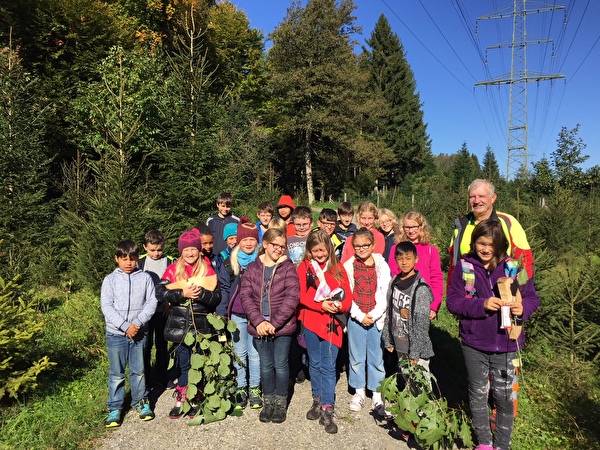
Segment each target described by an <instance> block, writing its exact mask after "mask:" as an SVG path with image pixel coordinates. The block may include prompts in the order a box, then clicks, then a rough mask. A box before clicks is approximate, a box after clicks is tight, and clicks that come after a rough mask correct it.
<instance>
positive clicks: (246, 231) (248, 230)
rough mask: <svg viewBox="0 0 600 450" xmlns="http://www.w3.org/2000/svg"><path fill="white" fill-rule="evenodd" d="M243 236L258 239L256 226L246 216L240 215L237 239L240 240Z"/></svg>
mask: <svg viewBox="0 0 600 450" xmlns="http://www.w3.org/2000/svg"><path fill="white" fill-rule="evenodd" d="M244 238H254V239H256V240H257V241H258V228H256V225H254V224H253V223H252V222H250V219H249V218H248V216H242V217H241V218H240V223H238V227H237V241H238V242H241V241H242V239H244Z"/></svg>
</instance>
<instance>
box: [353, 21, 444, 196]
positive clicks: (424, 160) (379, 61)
mask: <svg viewBox="0 0 600 450" xmlns="http://www.w3.org/2000/svg"><path fill="white" fill-rule="evenodd" d="M366 42H367V44H368V45H369V48H370V49H369V50H366V49H365V50H364V54H363V65H364V66H365V68H366V70H367V71H368V73H369V74H370V80H369V85H370V90H371V91H372V92H373V94H374V95H381V96H382V97H383V99H384V100H385V105H386V109H387V114H385V115H384V116H383V117H382V118H381V119H379V120H378V126H379V127H380V131H379V135H380V136H381V138H382V140H383V141H384V142H385V143H386V145H387V146H388V147H390V148H391V149H392V150H393V152H394V158H393V159H392V161H391V162H390V164H388V165H387V166H386V168H385V175H384V180H385V181H384V183H385V182H389V183H391V184H392V185H396V184H397V183H398V182H400V181H402V180H403V179H404V178H405V177H406V176H407V175H408V174H411V173H416V172H418V171H420V170H422V169H424V168H426V167H428V166H430V165H432V162H433V160H432V155H431V140H430V139H429V136H428V134H427V126H426V124H425V122H424V120H423V109H422V104H421V101H420V98H419V93H418V92H416V90H417V83H416V80H415V77H414V74H413V72H412V69H411V68H410V65H409V63H408V61H407V60H406V57H405V55H404V46H403V45H402V43H401V42H400V38H399V37H398V35H397V34H396V33H393V32H392V29H391V27H390V25H389V23H388V21H387V19H386V17H385V16H384V15H383V14H382V15H381V16H380V17H379V20H378V21H377V23H376V24H375V27H374V29H373V31H372V33H371V38H370V39H367V41H366ZM385 184H387V183H385Z"/></svg>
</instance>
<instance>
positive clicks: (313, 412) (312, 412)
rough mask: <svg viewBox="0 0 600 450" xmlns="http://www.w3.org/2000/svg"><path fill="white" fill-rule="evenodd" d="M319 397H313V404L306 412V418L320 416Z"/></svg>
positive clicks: (314, 418) (315, 418)
mask: <svg viewBox="0 0 600 450" xmlns="http://www.w3.org/2000/svg"><path fill="white" fill-rule="evenodd" d="M321 411H322V409H321V399H320V398H319V397H313V404H312V406H311V407H310V409H309V410H308V412H307V413H306V418H307V419H308V420H317V419H320V418H321Z"/></svg>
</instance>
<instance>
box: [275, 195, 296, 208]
mask: <svg viewBox="0 0 600 450" xmlns="http://www.w3.org/2000/svg"><path fill="white" fill-rule="evenodd" d="M282 206H288V207H290V208H292V210H294V209H296V205H294V200H292V197H290V196H289V195H282V196H281V198H280V199H279V202H278V203H277V209H279V208H281V207H282Z"/></svg>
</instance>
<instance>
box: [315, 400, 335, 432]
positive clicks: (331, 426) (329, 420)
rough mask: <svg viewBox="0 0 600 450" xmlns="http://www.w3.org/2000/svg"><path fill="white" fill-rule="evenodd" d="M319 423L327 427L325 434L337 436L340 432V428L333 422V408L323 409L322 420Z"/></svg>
mask: <svg viewBox="0 0 600 450" xmlns="http://www.w3.org/2000/svg"><path fill="white" fill-rule="evenodd" d="M319 423H320V424H321V425H323V426H324V427H325V432H327V433H329V434H335V433H337V432H338V426H337V425H336V424H335V422H334V421H333V406H328V407H327V408H325V409H321V418H320V419H319Z"/></svg>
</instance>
